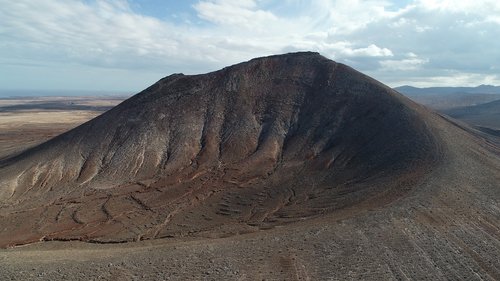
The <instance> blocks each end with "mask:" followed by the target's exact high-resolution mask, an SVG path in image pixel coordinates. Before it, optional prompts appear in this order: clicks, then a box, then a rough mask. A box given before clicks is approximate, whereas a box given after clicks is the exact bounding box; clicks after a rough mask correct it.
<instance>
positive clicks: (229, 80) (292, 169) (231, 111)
mask: <svg viewBox="0 0 500 281" xmlns="http://www.w3.org/2000/svg"><path fill="white" fill-rule="evenodd" d="M431 117H432V116H431V115H430V114H429V112H427V111H426V110H425V109H423V108H421V107H420V106H418V105H416V104H414V103H412V102H410V101H409V100H407V99H406V98H404V97H402V96H401V95H399V94H398V93H396V92H394V91H393V90H391V89H390V88H388V87H386V86H384V85H382V84H380V83H379V82H377V81H375V80H373V79H371V78H369V77H367V76H365V75H363V74H361V73H359V72H357V71H355V70H353V69H351V68H349V67H347V66H345V65H342V64H338V63H335V62H333V61H331V60H328V59H326V58H324V57H322V56H320V55H319V54H317V53H294V54H286V55H281V56H271V57H266V58H259V59H254V60H251V61H249V62H245V63H241V64H238V65H234V66H231V67H227V68H224V69H222V70H220V71H216V72H212V73H208V74H204V75H192V76H186V75H182V74H175V75H171V76H168V77H166V78H164V79H161V80H160V81H158V82H157V83H156V84H154V85H153V86H151V87H150V88H148V89H146V90H145V91H143V92H141V93H139V94H137V95H135V96H134V97H132V98H130V99H128V100H126V101H125V102H123V103H121V104H120V105H118V106H117V107H115V108H113V109H111V110H110V111H108V112H106V113H105V114H103V115H101V116H99V117H97V118H95V119H93V120H91V121H89V122H87V123H85V124H83V125H81V126H79V127H78V128H75V129H73V130H71V131H69V132H67V133H65V134H62V135H60V136H58V137H56V138H54V139H52V140H50V141H48V142H46V143H44V144H42V145H40V146H37V147H35V148H32V149H29V150H27V151H25V152H23V153H21V154H20V155H16V156H13V157H11V158H9V159H6V160H3V161H2V162H0V179H1V180H0V202H1V206H2V207H1V211H0V226H1V227H2V228H3V231H2V232H1V233H0V246H7V245H14V244H23V243H29V242H34V241H39V240H85V241H95V242H122V241H133V240H143V239H151V238H159V237H182V236H201V237H220V236H227V235H232V234H236V233H243V232H252V231H256V230H259V229H265V228H270V227H274V226H276V225H280V224H284V223H289V222H294V221H297V220H302V219H304V218H311V217H315V216H318V215H322V214H325V213H337V214H338V216H339V217H342V216H351V215H352V214H355V213H359V212H364V211H365V210H367V209H369V208H373V207H377V206H383V205H384V204H387V203H389V202H392V201H393V200H395V199H397V198H399V197H400V196H402V195H403V194H405V193H406V192H408V191H409V190H411V189H412V187H414V186H416V185H417V184H418V183H419V182H420V181H421V180H422V179H424V178H425V175H426V174H428V173H429V172H430V171H431V170H432V169H433V167H434V166H435V165H437V164H438V160H439V159H440V158H441V157H440V153H441V152H440V151H441V150H440V146H441V144H440V143H441V140H440V139H439V138H438V137H436V135H435V134H434V133H433V129H432V128H433V126H430V125H429V122H436V121H434V119H432V118H431Z"/></svg>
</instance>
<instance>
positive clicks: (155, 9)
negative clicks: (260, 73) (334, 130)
mask: <svg viewBox="0 0 500 281" xmlns="http://www.w3.org/2000/svg"><path fill="white" fill-rule="evenodd" d="M499 37H500V1H496V0H475V1H472V0H462V1H451V0H442V1H438V0H406V1H389V0H366V1H361V0H351V1H340V0H338V1H336V0H309V1H305V0H281V1H274V0H239V1H234V0H232V1H231V0H183V1H180V0H177V1H174V0H164V1H160V0H128V1H127V0H107V1H105V0H82V1H79V0H37V1H31V0H16V1H11V0H0V89H7V90H9V89H12V90H15V89H34V90H37V89H39V90H56V89H68V90H106V91H120V92H123V91H125V92H137V91H140V90H142V89H144V88H146V87H147V86H149V85H150V84H152V83H154V82H156V81H157V80H158V79H160V78H162V77H164V76H166V75H169V74H171V73H178V72H182V73H185V74H194V73H204V72H208V71H213V70H217V69H219V68H222V67H224V66H227V65H231V64H234V63H238V62H241V61H245V60H249V59H251V58H254V57H258V56H265V55H271V54H279V53H285V52H291V51H300V50H311V51H318V52H320V53H321V54H323V55H324V56H326V57H328V58H331V59H333V60H335V61H338V62H342V63H346V64H348V65H350V66H352V67H354V68H356V69H358V70H360V71H362V72H364V73H366V74H368V75H371V76H373V77H374V78H376V79H378V80H380V81H382V82H383V83H386V84H388V85H390V86H399V85H404V84H410V85H414V86H423V87H425V86H475V85H479V84H495V85H500V73H499V68H500V65H499V64H500V52H499V51H498V50H500V40H498V38H499Z"/></svg>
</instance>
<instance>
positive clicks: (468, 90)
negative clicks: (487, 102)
mask: <svg viewBox="0 0 500 281" xmlns="http://www.w3.org/2000/svg"><path fill="white" fill-rule="evenodd" d="M394 89H395V90H396V91H398V92H400V93H402V94H405V95H411V96H414V95H434V94H440V95H454V94H496V95H500V86H492V85H479V86H477V87H428V88H417V87H413V86H408V85H406V86H401V87H396V88H394Z"/></svg>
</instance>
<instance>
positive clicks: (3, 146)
mask: <svg viewBox="0 0 500 281" xmlns="http://www.w3.org/2000/svg"><path fill="white" fill-rule="evenodd" d="M123 99H125V98H120V97H117V98H107V97H104V98H102V97H101V98H99V97H38V98H8V99H0V159H1V158H4V157H5V156H7V155H9V154H12V153H15V152H17V151H20V150H22V149H25V148H27V147H31V146H34V145H37V144H39V143H42V142H44V141H46V140H48V139H50V138H52V137H54V136H57V135H59V134H61V133H63V132H65V131H67V130H69V129H71V128H74V127H76V126H78V125H80V124H82V123H84V122H86V121H88V120H90V119H92V118H94V117H96V116H97V115H99V114H101V113H103V112H104V111H106V110H108V109H109V108H111V107H113V106H115V105H117V104H118V103H120V102H121V101H122V100H123Z"/></svg>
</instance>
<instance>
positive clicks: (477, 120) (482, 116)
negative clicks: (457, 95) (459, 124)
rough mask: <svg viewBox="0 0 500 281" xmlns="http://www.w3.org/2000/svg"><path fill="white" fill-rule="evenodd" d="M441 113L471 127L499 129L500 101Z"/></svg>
mask: <svg viewBox="0 0 500 281" xmlns="http://www.w3.org/2000/svg"><path fill="white" fill-rule="evenodd" d="M443 113H445V114H447V115H449V116H451V117H453V118H456V119H460V120H463V121H466V122H468V123H470V124H473V125H477V126H485V127H490V128H496V129H500V100H496V101H492V102H488V103H484V104H479V105H474V106H465V107H459V108H453V109H449V110H444V111H443Z"/></svg>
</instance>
